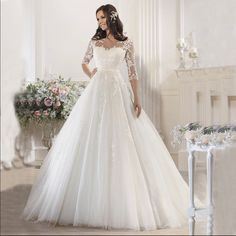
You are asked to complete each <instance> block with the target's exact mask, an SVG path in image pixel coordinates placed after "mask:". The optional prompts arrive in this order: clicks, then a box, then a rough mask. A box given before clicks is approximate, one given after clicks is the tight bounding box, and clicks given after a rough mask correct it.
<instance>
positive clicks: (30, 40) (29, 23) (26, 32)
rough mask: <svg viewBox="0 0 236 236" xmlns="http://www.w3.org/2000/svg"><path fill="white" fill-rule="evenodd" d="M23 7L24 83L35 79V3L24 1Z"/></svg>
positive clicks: (31, 0)
mask: <svg viewBox="0 0 236 236" xmlns="http://www.w3.org/2000/svg"><path fill="white" fill-rule="evenodd" d="M22 5H23V27H24V28H23V47H22V55H23V60H24V73H25V80H26V81H33V80H34V79H35V1H34V0H24V1H22Z"/></svg>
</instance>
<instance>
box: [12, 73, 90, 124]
mask: <svg viewBox="0 0 236 236" xmlns="http://www.w3.org/2000/svg"><path fill="white" fill-rule="evenodd" d="M85 82H87V81H84V82H82V81H81V82H76V81H71V79H70V78H69V79H68V80H65V79H64V78H63V77H61V76H59V78H56V79H49V80H40V79H39V78H37V79H36V81H35V82H31V83H28V84H27V85H24V86H22V89H21V90H22V91H21V92H19V93H17V94H15V96H14V107H15V113H16V116H17V118H18V120H19V123H20V126H21V127H26V126H28V124H29V123H30V121H35V122H36V123H37V124H39V125H40V124H42V123H43V122H48V121H53V120H66V119H67V117H68V116H69V114H70V112H71V110H72V107H73V106H74V104H75V103H76V101H77V99H78V98H79V96H80V95H81V94H82V92H83V90H84V89H85V87H86V83H85Z"/></svg>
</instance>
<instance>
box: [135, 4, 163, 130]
mask: <svg viewBox="0 0 236 236" xmlns="http://www.w3.org/2000/svg"><path fill="white" fill-rule="evenodd" d="M138 19H139V22H138V23H139V53H138V54H139V77H140V85H141V100H142V106H143V108H144V110H145V111H146V113H147V114H148V116H149V117H150V119H151V120H152V122H153V123H154V125H155V126H156V128H157V129H158V130H159V131H160V95H159V73H160V71H159V37H158V36H159V0H149V1H146V0H139V17H138Z"/></svg>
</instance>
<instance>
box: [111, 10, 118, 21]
mask: <svg viewBox="0 0 236 236" xmlns="http://www.w3.org/2000/svg"><path fill="white" fill-rule="evenodd" d="M117 16H118V13H117V11H111V15H110V17H111V20H112V21H115V20H116V17H117Z"/></svg>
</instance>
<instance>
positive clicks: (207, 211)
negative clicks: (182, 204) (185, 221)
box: [187, 142, 225, 235]
mask: <svg viewBox="0 0 236 236" xmlns="http://www.w3.org/2000/svg"><path fill="white" fill-rule="evenodd" d="M224 146H225V145H224V144H222V145H218V146H215V145H196V144H193V143H190V142H187V150H188V182H189V193H190V194H189V208H188V217H189V235H194V231H195V221H196V216H206V217H207V235H212V234H213V221H214V218H213V209H214V206H213V196H212V186H213V183H212V176H213V160H214V157H213V153H212V150H213V149H223V148H224ZM195 152H205V153H206V158H207V162H206V165H207V206H206V207H205V208H196V206H195V201H194V200H195V199H194V172H195V155H194V154H195Z"/></svg>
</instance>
